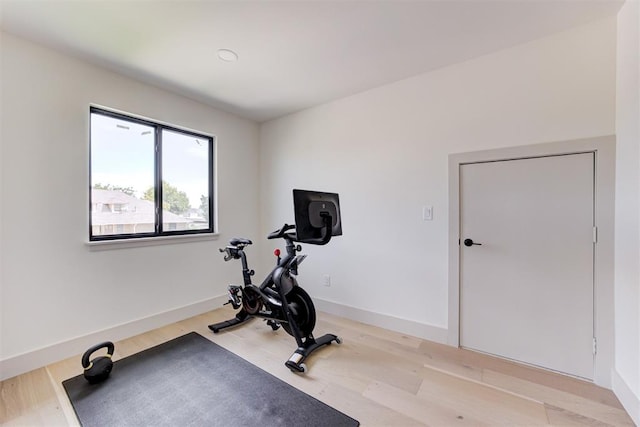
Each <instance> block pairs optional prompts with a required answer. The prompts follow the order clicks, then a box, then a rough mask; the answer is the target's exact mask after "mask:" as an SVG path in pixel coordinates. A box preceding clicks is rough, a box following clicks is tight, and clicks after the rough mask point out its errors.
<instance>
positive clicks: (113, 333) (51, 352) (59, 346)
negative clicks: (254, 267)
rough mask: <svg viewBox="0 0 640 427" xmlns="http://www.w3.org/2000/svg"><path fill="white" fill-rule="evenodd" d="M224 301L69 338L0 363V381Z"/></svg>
mask: <svg viewBox="0 0 640 427" xmlns="http://www.w3.org/2000/svg"><path fill="white" fill-rule="evenodd" d="M225 302H227V295H221V296H218V297H214V298H209V299H206V300H204V301H199V302H196V303H194V304H189V305H187V306H184V307H179V308H176V309H173V310H170V311H166V312H164V313H159V314H155V315H152V316H149V317H145V318H142V319H137V320H133V321H131V322H127V323H123V324H121V325H117V326H114V327H111V328H107V329H103V330H101V331H97V332H93V333H91V334H88V335H84V336H81V337H76V338H72V339H70V340H67V341H63V342H59V343H56V344H53V345H50V346H47V347H43V348H40V349H37V350H34V351H30V352H27V353H23V354H19V355H17V356H13V357H9V358H7V359H4V360H0V381H3V380H5V379H7V378H11V377H14V376H16V375H20V374H23V373H25V372H29V371H32V370H34V369H37V368H41V367H43V366H46V365H49V364H51V363H54V362H57V361H59V360H62V359H66V358H68V357H71V356H74V355H77V354H81V353H83V352H84V351H85V350H86V349H87V348H89V347H91V346H92V345H94V344H96V343H98V342H101V341H118V340H122V339H125V338H129V337H132V336H134V335H138V334H141V333H144V332H147V331H150V330H152V329H156V328H159V327H162V326H165V325H168V324H170V323H174V322H178V321H180V320H184V319H188V318H189V317H193V316H197V315H199V314H202V313H206V312H207V311H211V310H213V309H216V308H219V307H220V306H222V304H223V303H225ZM78 363H80V362H79V360H78Z"/></svg>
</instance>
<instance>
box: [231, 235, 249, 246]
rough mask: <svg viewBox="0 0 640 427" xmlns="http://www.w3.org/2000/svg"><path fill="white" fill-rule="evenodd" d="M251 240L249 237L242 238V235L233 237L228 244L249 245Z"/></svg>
mask: <svg viewBox="0 0 640 427" xmlns="http://www.w3.org/2000/svg"><path fill="white" fill-rule="evenodd" d="M251 243H252V242H251V240H249V239H243V238H242V237H234V238H233V239H231V240H229V244H230V245H231V246H238V245H245V246H246V245H250V244H251Z"/></svg>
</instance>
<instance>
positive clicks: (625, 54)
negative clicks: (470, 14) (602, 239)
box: [614, 1, 640, 425]
mask: <svg viewBox="0 0 640 427" xmlns="http://www.w3.org/2000/svg"><path fill="white" fill-rule="evenodd" d="M639 38H640V6H639V4H638V1H627V2H626V3H625V4H624V6H623V7H622V9H621V10H620V12H619V13H618V54H617V98H616V134H617V153H616V154H617V159H616V233H615V234H616V248H615V282H616V284H615V330H616V337H615V338H616V340H615V341H616V352H615V354H616V355H615V376H614V379H617V381H615V382H614V391H616V394H617V395H618V397H619V398H620V400H621V401H622V403H623V404H624V405H625V408H626V409H627V411H628V412H629V414H630V415H631V416H632V417H633V418H634V421H635V422H636V424H639V425H640V62H639V59H638V58H639V57H640V41H639Z"/></svg>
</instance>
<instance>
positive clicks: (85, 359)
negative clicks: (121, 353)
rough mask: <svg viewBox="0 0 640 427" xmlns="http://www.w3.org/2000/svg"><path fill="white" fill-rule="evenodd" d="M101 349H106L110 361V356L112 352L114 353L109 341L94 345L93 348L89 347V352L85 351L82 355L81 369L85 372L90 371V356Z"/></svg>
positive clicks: (91, 363)
mask: <svg viewBox="0 0 640 427" xmlns="http://www.w3.org/2000/svg"><path fill="white" fill-rule="evenodd" d="M101 348H106V349H107V357H108V358H109V359H111V356H113V352H114V349H115V347H114V345H113V343H112V342H111V341H105V342H103V343H100V344H96V345H94V346H93V347H91V348H90V349H89V350H87V351H85V353H84V354H83V355H82V367H83V368H84V369H85V370H87V369H91V366H92V365H93V362H92V361H89V358H90V357H91V355H92V354H93V353H95V352H96V351H98V350H100V349H101Z"/></svg>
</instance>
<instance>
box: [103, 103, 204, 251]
mask: <svg viewBox="0 0 640 427" xmlns="http://www.w3.org/2000/svg"><path fill="white" fill-rule="evenodd" d="M90 116H91V136H90V137H91V165H90V166H91V193H90V199H91V204H90V210H91V212H90V218H91V220H90V222H91V225H90V240H112V239H123V238H135V237H150V236H163V235H175V234H193V233H212V232H213V223H214V221H213V212H214V209H213V204H212V203H213V137H211V136H207V135H203V134H199V133H196V132H192V131H187V130H183V129H178V128H176V127H173V126H168V125H164V124H160V123H154V122H152V121H149V120H144V119H139V118H134V117H129V116H126V115H123V114H120V113H115V112H112V111H107V110H103V109H99V108H95V107H91V110H90Z"/></svg>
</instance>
